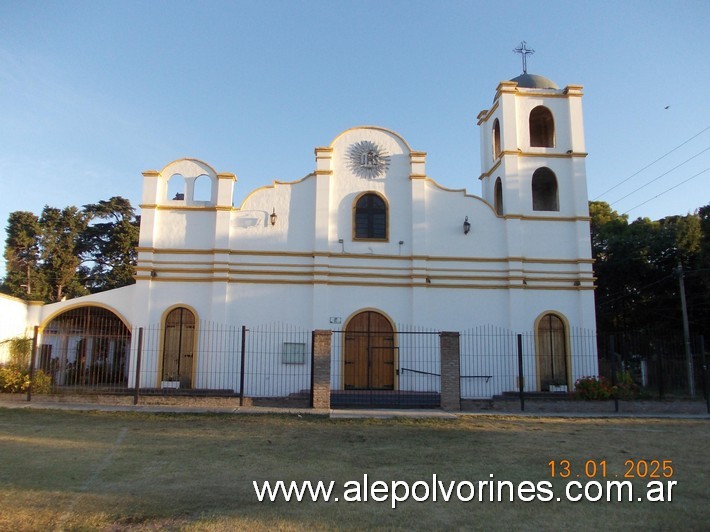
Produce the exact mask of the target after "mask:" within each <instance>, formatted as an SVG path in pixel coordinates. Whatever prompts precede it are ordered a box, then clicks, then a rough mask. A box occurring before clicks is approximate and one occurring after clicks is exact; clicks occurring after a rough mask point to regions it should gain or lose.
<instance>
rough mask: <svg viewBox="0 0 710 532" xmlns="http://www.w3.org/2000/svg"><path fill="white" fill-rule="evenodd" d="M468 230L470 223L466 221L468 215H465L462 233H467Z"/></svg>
mask: <svg viewBox="0 0 710 532" xmlns="http://www.w3.org/2000/svg"><path fill="white" fill-rule="evenodd" d="M470 230H471V224H470V223H469V221H468V216H466V219H465V220H464V221H463V234H464V235H467V234H468V232H469V231H470Z"/></svg>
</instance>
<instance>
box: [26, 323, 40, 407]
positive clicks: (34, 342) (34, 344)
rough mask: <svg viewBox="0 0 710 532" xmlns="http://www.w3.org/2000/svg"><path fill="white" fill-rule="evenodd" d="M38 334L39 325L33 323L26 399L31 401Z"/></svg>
mask: <svg viewBox="0 0 710 532" xmlns="http://www.w3.org/2000/svg"><path fill="white" fill-rule="evenodd" d="M38 336H39V326H38V325H35V328H34V333H33V335H32V350H31V351H30V368H29V370H30V384H29V386H27V401H28V402H29V401H32V383H33V382H34V376H35V357H36V356H37V337H38Z"/></svg>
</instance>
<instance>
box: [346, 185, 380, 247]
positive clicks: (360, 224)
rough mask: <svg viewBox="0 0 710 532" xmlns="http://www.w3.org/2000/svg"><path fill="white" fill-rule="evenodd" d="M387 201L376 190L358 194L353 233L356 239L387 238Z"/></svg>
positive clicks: (354, 210)
mask: <svg viewBox="0 0 710 532" xmlns="http://www.w3.org/2000/svg"><path fill="white" fill-rule="evenodd" d="M387 226H388V216H387V201H386V200H385V198H383V197H382V196H380V195H379V194H377V193H375V192H366V193H364V194H361V195H360V196H358V198H357V199H356V200H355V207H354V209H353V233H354V238H355V239H356V240H387V238H388V230H387V229H388V227H387Z"/></svg>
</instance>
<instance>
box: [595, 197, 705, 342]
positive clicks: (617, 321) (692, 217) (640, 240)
mask: <svg viewBox="0 0 710 532" xmlns="http://www.w3.org/2000/svg"><path fill="white" fill-rule="evenodd" d="M589 211H590V216H591V230H592V253H593V257H594V259H595V266H594V269H595V275H596V277H597V291H596V308H597V327H598V328H599V330H618V329H637V330H644V329H645V330H651V329H658V328H665V329H668V328H674V329H676V328H678V327H680V320H681V314H680V298H679V295H678V277H677V266H678V264H679V262H680V263H681V264H682V266H683V269H684V270H685V271H686V272H688V275H687V276H686V292H687V293H688V310H689V313H690V315H691V326H692V325H693V324H694V323H695V326H696V327H695V332H698V333H700V332H704V331H703V330H704V328H705V327H707V325H706V324H707V319H704V317H705V318H707V309H706V307H707V293H708V291H707V290H708V285H707V277H703V276H702V275H701V274H702V272H703V270H704V269H705V270H707V268H708V266H709V264H710V263H709V262H708V258H710V256H709V255H708V254H703V250H704V249H707V248H708V245H707V242H708V240H707V239H708V229H710V227H709V226H710V223H709V222H707V221H704V218H703V217H704V216H708V215H710V206H708V207H707V208H706V207H704V208H702V209H700V210H699V211H698V214H689V215H686V216H668V217H666V218H663V219H661V220H658V221H651V220H649V219H647V218H639V219H637V220H635V221H633V222H632V223H628V220H627V218H626V217H625V216H623V215H619V214H618V213H616V212H615V211H613V210H612V209H611V208H610V207H609V205H608V204H606V203H604V202H591V203H590V208H589ZM701 213H703V214H701ZM703 224H705V225H703ZM703 294H705V297H703V296H702V295H703ZM704 308H705V309H706V310H703V309H704ZM703 319H704V321H703Z"/></svg>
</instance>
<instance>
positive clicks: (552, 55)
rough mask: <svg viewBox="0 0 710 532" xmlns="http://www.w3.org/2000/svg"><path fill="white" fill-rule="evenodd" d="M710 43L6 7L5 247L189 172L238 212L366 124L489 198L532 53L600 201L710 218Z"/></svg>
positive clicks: (1, 135) (386, 10) (669, 8)
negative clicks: (563, 108)
mask: <svg viewBox="0 0 710 532" xmlns="http://www.w3.org/2000/svg"><path fill="white" fill-rule="evenodd" d="M708 27H710V2H708V1H707V0H698V1H618V0H617V1H610V2H607V1H576V2H570V1H563V2H556V1H546V2H532V1H527V2H519V1H509V2H505V3H502V2H492V1H491V2H482V1H481V2H476V1H469V2H464V1H448V2H447V1H444V2H434V1H384V0H379V1H369V0H362V1H333V0H331V1H261V2H257V1H253V0H252V1H233V2H223V1H217V0H211V1H209V2H201V3H198V2H196V1H194V2H181V1H170V2H160V1H142V2H135V1H114V2H107V1H85V2H84V1H81V2H79V1H71V0H68V1H63V2H48V1H46V2H34V1H31V0H29V1H27V0H25V1H11V0H0V106H2V107H1V111H2V112H1V116H2V118H1V122H0V124H1V127H0V183H2V194H1V195H0V222H1V224H2V229H1V230H0V239H1V240H2V242H3V248H4V240H5V233H4V228H5V225H6V223H7V216H8V214H9V213H10V212H12V211H16V210H28V211H32V212H35V213H37V214H39V213H40V212H41V210H42V208H43V206H44V205H45V204H48V205H51V206H55V207H64V206H67V205H77V206H81V205H84V204H87V203H94V202H97V201H99V200H101V199H108V198H109V197H111V196H118V195H120V196H124V197H126V198H128V199H130V200H131V202H132V203H133V205H134V206H136V207H137V206H138V204H139V203H140V194H141V185H142V175H141V172H142V171H144V170H148V169H155V170H160V169H161V168H162V167H163V166H165V165H166V164H167V163H169V162H171V161H173V160H175V159H178V158H181V157H196V158H199V159H202V160H204V161H206V162H207V163H209V164H211V165H212V166H213V167H214V168H215V169H216V170H217V171H220V172H233V173H235V174H237V177H238V182H237V189H236V193H235V202H236V204H237V205H239V203H240V202H241V200H242V199H243V198H244V197H246V195H247V194H248V193H249V191H251V190H252V189H254V188H257V187H259V186H262V185H265V184H268V183H270V182H271V181H272V180H274V179H279V180H295V179H299V178H301V177H303V176H304V175H306V174H308V173H309V172H311V171H312V170H313V169H314V166H315V162H314V155H313V149H314V148H315V147H316V146H326V145H328V144H330V142H331V141H332V140H333V138H334V137H335V136H336V135H338V134H339V133H340V132H341V131H343V130H345V129H347V128H350V127H353V126H357V125H378V126H382V127H386V128H389V129H393V130H395V131H396V132H398V133H399V134H401V135H402V136H403V137H404V138H405V139H406V140H407V141H408V142H409V144H410V145H411V146H412V148H413V149H415V150H421V151H426V152H427V153H428V156H427V173H428V175H429V176H430V177H432V178H433V179H435V180H437V181H438V182H439V183H441V184H442V185H444V186H446V187H450V188H467V189H468V191H469V192H470V193H473V194H479V193H480V184H479V182H478V179H477V177H478V176H479V175H480V173H481V168H480V159H479V142H480V141H479V131H478V127H477V126H476V116H477V114H478V113H479V111H481V110H482V109H487V108H488V107H489V106H490V104H491V102H492V99H493V96H494V93H495V88H496V86H497V84H498V82H499V81H501V80H506V79H510V78H513V77H515V76H517V75H518V74H520V73H521V70H522V69H521V64H520V58H519V56H517V55H516V54H514V53H513V52H512V50H513V48H515V47H516V46H517V45H518V44H519V43H520V41H522V40H526V41H527V43H528V45H529V46H530V47H531V48H533V49H534V50H535V52H536V53H535V54H534V55H533V56H532V57H531V58H530V59H529V63H528V72H530V73H534V74H541V75H544V76H547V77H549V78H551V79H553V80H554V81H556V82H557V83H558V84H559V85H560V86H564V85H567V84H580V85H583V86H584V93H585V96H584V99H583V104H584V112H585V129H586V143H587V151H588V152H589V157H588V158H587V171H588V182H589V193H590V199H595V198H597V197H598V196H599V195H600V194H602V193H604V192H606V191H607V190H609V189H611V188H612V187H614V186H616V185H618V184H619V183H622V182H623V183H622V184H621V185H619V186H618V187H617V188H615V189H614V190H612V191H611V192H608V193H606V194H604V195H603V196H602V197H601V198H600V199H603V200H606V201H609V202H614V203H613V207H614V208H615V209H617V210H618V211H619V212H627V211H628V212H629V216H630V217H631V218H632V219H633V218H636V217H640V216H644V217H650V218H652V219H657V218H660V217H663V216H666V215H670V214H686V213H688V212H692V211H693V210H695V209H696V208H697V207H700V206H702V205H705V204H707V203H709V202H710V193H708V191H709V190H710V187H709V186H708V185H709V184H710V170H708V171H705V170H707V169H708V168H710V150H709V151H708V152H704V153H703V150H705V149H707V148H708V147H710V105H709V104H708V100H707V96H706V92H707V87H708V86H710V69H709V68H708V55H707V50H708V47H709V45H710V31H708ZM666 107H667V108H666ZM698 133H699V134H698ZM695 135H697V136H695ZM694 136H695V138H692V137H694ZM681 144H683V145H682V146H681ZM678 146H680V147H678ZM676 147H678V148H677V149H675V148H676ZM674 149H675V150H674ZM671 150H674V151H673V152H672V153H671V154H669V155H667V156H666V157H664V158H662V159H661V160H660V161H658V162H656V163H655V164H653V165H651V166H650V167H649V168H647V169H645V170H643V171H642V172H640V173H638V174H637V175H635V176H633V174H635V173H636V172H637V171H639V170H641V169H643V168H644V167H646V166H647V165H649V164H650V163H653V162H654V161H656V159H658V158H660V157H662V156H663V155H665V154H666V153H668V152H669V151H671ZM675 167H677V168H675ZM673 168H675V169H673ZM703 171H705V173H700V172H703ZM664 174H665V175H664ZM698 174H699V175H698ZM631 176H633V177H631ZM693 176H695V177H693ZM629 177H631V179H628V178H629ZM627 179H628V181H626V182H624V181H625V180H627ZM654 180H655V181H654ZM652 181H653V182H652ZM683 181H687V182H686V183H684V184H681V183H682V182H683ZM647 183H650V184H648V185H647V186H644V185H646V184H647ZM674 186H677V188H675V189H673V190H670V191H669V192H667V193H663V192H664V191H666V190H668V189H670V188H671V187H674ZM640 187H643V188H640ZM639 188H640V190H636V189H639ZM627 194H629V195H628V197H626V198H624V199H621V200H620V201H616V200H618V199H619V198H622V197H623V196H626V195H627ZM658 194H662V195H660V196H659V197H658V198H656V199H652V198H653V197H654V196H656V195H658ZM648 200H650V201H648ZM647 201H648V202H647ZM644 202H647V203H645V204H643V205H641V206H638V207H637V205H640V204H642V203H644ZM3 267H4V264H3V265H0V274H4V268H3Z"/></svg>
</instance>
